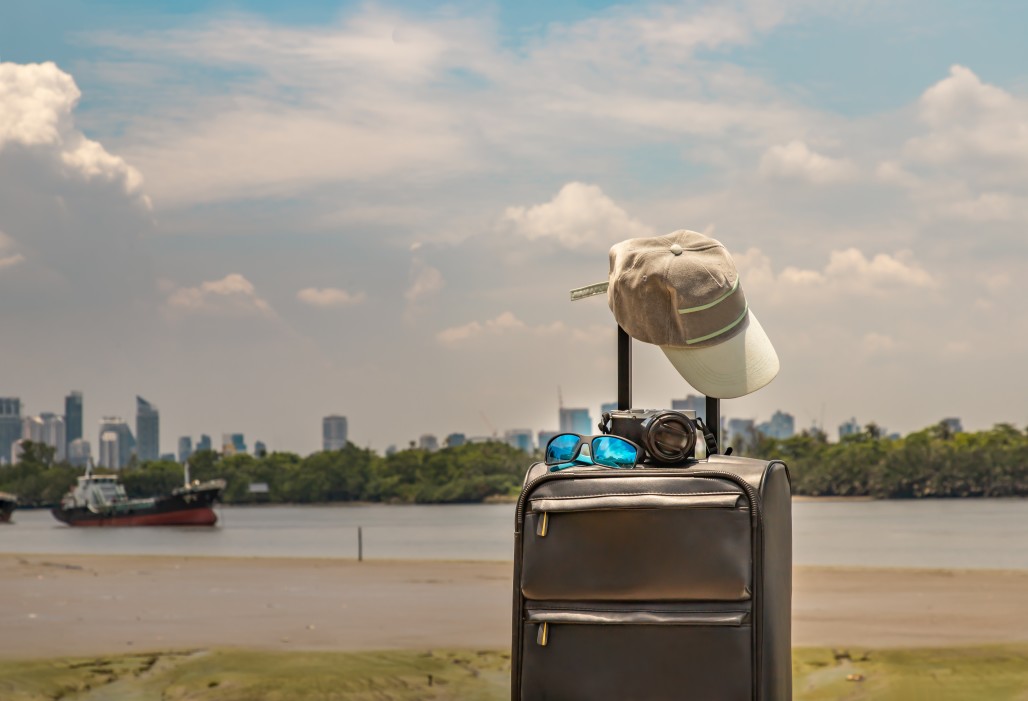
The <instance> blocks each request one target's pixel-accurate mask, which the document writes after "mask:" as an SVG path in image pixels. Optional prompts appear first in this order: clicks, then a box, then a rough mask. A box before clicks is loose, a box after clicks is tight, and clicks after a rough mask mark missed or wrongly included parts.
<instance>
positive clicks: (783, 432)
mask: <svg viewBox="0 0 1028 701" xmlns="http://www.w3.org/2000/svg"><path fill="white" fill-rule="evenodd" d="M757 431H759V432H760V433H761V434H763V435H765V436H767V437H768V438H777V439H779V440H785V439H786V438H792V437H793V436H794V435H796V419H794V418H793V415H792V414H787V413H785V412H784V411H776V412H775V413H774V414H772V415H771V419H770V420H769V421H765V422H764V423H762V424H759V425H758V426H757Z"/></svg>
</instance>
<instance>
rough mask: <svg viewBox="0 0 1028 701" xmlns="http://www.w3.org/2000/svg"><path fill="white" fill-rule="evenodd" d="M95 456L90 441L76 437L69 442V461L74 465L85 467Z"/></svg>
mask: <svg viewBox="0 0 1028 701" xmlns="http://www.w3.org/2000/svg"><path fill="white" fill-rule="evenodd" d="M92 458H93V448H92V446H91V445H89V441H87V440H83V439H81V438H76V439H75V440H73V441H72V442H71V443H69V444H68V462H69V463H70V464H71V466H72V467H85V466H86V465H88V464H89V461H90V460H91V459H92Z"/></svg>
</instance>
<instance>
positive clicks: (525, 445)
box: [503, 428, 532, 453]
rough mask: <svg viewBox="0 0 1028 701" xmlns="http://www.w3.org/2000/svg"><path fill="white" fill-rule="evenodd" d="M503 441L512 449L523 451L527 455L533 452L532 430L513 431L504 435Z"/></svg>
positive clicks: (515, 429) (517, 429) (519, 429)
mask: <svg viewBox="0 0 1028 701" xmlns="http://www.w3.org/2000/svg"><path fill="white" fill-rule="evenodd" d="M503 441H504V442H505V443H506V444H507V445H509V446H511V447H512V448H517V449H518V450H523V451H525V452H526V453H531V452H532V431H531V430H530V429H527V428H514V429H511V430H509V431H507V432H506V433H505V434H504V436H503Z"/></svg>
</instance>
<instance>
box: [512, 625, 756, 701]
mask: <svg viewBox="0 0 1028 701" xmlns="http://www.w3.org/2000/svg"><path fill="white" fill-rule="evenodd" d="M538 625H539V624H535V623H527V624H526V630H525V636H524V641H523V643H522V645H523V649H522V655H521V656H522V658H523V668H524V670H525V674H524V678H523V685H522V687H521V690H520V696H519V697H516V698H520V699H521V700H522V701H632V700H637V701H681V700H682V699H697V700H698V701H699V700H703V701H715V700H716V701H747V700H748V699H750V698H751V689H752V677H751V672H750V668H751V665H750V659H751V657H752V652H751V648H750V637H751V636H750V626H702V625H696V626H681V625H676V626H659V625H630V624H626V625H581V624H564V625H561V624H549V629H548V635H547V644H546V645H545V646H543V645H540V644H539V643H538V642H537V638H538Z"/></svg>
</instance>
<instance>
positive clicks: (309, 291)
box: [296, 287, 365, 308]
mask: <svg viewBox="0 0 1028 701" xmlns="http://www.w3.org/2000/svg"><path fill="white" fill-rule="evenodd" d="M364 296H365V295H364V293H363V292H357V293H353V292H347V291H346V290H340V289H338V288H335V287H323V288H321V289H318V288H316V287H305V288H304V289H302V290H300V291H299V292H297V293H296V298H297V299H298V300H300V301H301V302H303V303H304V304H309V305H311V306H312V307H325V308H328V307H352V306H354V305H357V304H360V303H362V302H363V301H364Z"/></svg>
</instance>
